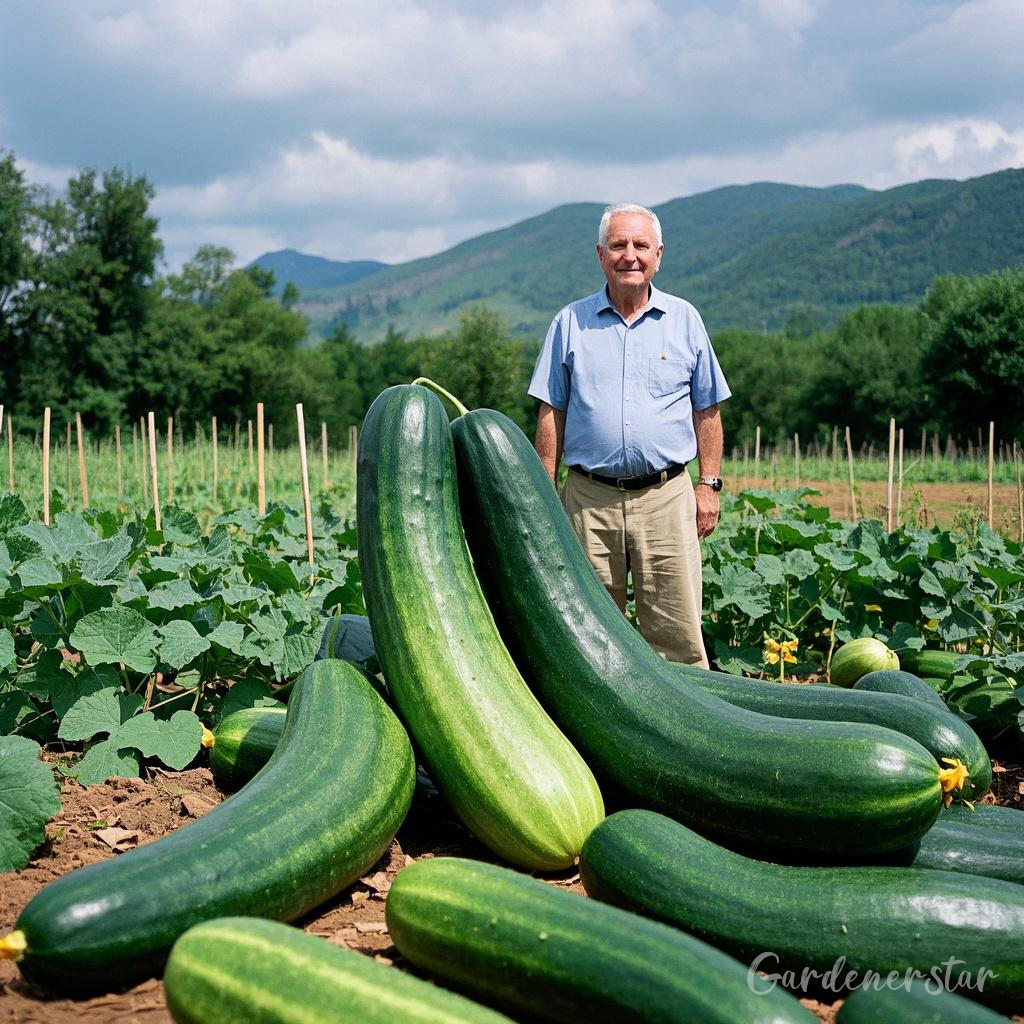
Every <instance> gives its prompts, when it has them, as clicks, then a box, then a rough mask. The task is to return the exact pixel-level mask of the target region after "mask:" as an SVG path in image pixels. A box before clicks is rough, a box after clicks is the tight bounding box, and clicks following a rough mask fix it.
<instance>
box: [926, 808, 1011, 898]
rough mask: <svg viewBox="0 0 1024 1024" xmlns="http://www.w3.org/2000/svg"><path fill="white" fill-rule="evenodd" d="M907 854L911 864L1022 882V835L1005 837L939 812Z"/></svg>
mask: <svg viewBox="0 0 1024 1024" xmlns="http://www.w3.org/2000/svg"><path fill="white" fill-rule="evenodd" d="M979 806H980V805H979ZM965 810H966V808H965ZM968 813H970V812H969V811H968ZM1013 813H1015V814H1020V812H1019V811H1014V812H1013ZM1021 816H1022V817H1024V815H1021ZM910 853H911V855H912V860H911V863H912V864H913V865H914V867H918V868H935V869H936V870H938V871H960V872H963V873H964V874H968V875H984V876H985V877H986V878H1002V879H1003V880H1004V881H1007V882H1016V883H1017V884H1018V885H1021V884H1024V835H1016V836H1009V835H1005V834H1003V833H1001V832H999V831H997V830H995V829H989V828H985V827H984V826H981V827H979V826H978V825H968V824H965V823H964V822H962V821H959V820H955V819H953V820H951V819H949V818H948V817H947V816H946V814H945V813H943V814H940V815H939V820H938V821H937V822H935V824H934V825H932V827H931V828H930V829H928V831H927V832H925V834H924V835H923V836H922V837H921V840H920V842H919V843H918V844H917V845H916V847H914V848H913V849H912V850H911V851H910Z"/></svg>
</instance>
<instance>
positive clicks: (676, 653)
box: [562, 471, 708, 668]
mask: <svg viewBox="0 0 1024 1024" xmlns="http://www.w3.org/2000/svg"><path fill="white" fill-rule="evenodd" d="M562 505H563V506H564V507H565V511H566V513H567V514H568V516H569V519H570V520H571V522H572V526H573V529H574V530H575V531H576V536H577V537H579V539H580V543H581V544H582V545H583V549H584V550H585V551H586V553H587V557H588V558H589V559H590V562H591V564H592V565H593V566H594V568H595V569H596V570H597V575H598V576H599V577H600V579H601V582H602V583H603V584H604V585H605V587H606V588H607V590H608V593H609V594H611V595H612V597H613V598H614V599H615V603H616V604H617V605H618V606H619V608H620V609H622V610H623V611H624V610H625V608H626V574H627V573H628V572H630V571H632V573H633V595H634V597H635V599H636V617H637V623H638V625H639V626H640V632H641V633H642V634H643V636H644V638H645V639H646V640H647V642H648V643H649V644H650V645H651V647H653V648H654V650H655V651H657V652H658V654H660V655H661V656H662V657H663V658H665V659H666V660H668V661H680V662H684V663H686V664H689V665H700V666H701V667H702V668H707V667H708V662H707V656H706V655H705V653H704V642H703V639H702V637H701V631H700V623H701V599H702V594H701V571H700V542H699V541H698V540H697V503H696V500H695V499H694V496H693V483H692V481H691V480H690V475H689V474H688V473H686V472H683V473H680V474H679V476H677V477H675V478H674V479H673V480H668V481H666V482H665V483H663V484H655V485H654V486H653V487H645V488H644V489H643V490H639V491H620V490H619V489H618V488H616V487H611V486H609V485H608V484H600V483H597V482H596V481H594V480H591V479H589V478H588V477H585V476H581V475H580V474H579V473H574V472H572V471H570V473H569V475H568V476H567V477H566V480H565V486H564V487H563V488H562Z"/></svg>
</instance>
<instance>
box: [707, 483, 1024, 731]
mask: <svg viewBox="0 0 1024 1024" xmlns="http://www.w3.org/2000/svg"><path fill="white" fill-rule="evenodd" d="M814 493H816V492H814V491H812V490H811V489H810V488H799V489H796V490H781V491H765V490H756V489H751V490H745V491H741V492H740V493H739V494H737V495H735V496H724V497H723V511H724V514H723V518H722V523H721V525H720V526H719V528H718V530H717V531H716V532H715V533H714V535H713V536H712V537H711V538H710V539H709V540H708V541H707V542H705V564H704V607H705V618H706V621H705V630H706V631H707V633H708V635H709V637H710V639H711V641H712V643H713V647H714V652H715V655H716V657H717V661H718V664H719V666H720V667H721V668H722V669H724V670H725V671H729V672H736V673H748V674H754V673H761V672H766V671H767V672H768V673H769V674H782V673H785V672H786V671H787V670H788V671H790V672H791V673H792V674H794V675H804V676H806V675H809V674H812V673H816V672H817V673H824V672H826V671H827V668H828V664H829V661H830V659H831V656H832V653H833V652H834V650H835V648H836V646H837V645H838V644H841V643H846V642H848V641H850V640H853V639H855V638H857V637H861V636H875V637H878V638H879V639H880V640H882V641H884V642H885V643H886V644H887V645H888V646H889V647H891V648H893V649H894V650H897V651H898V650H900V649H904V650H920V649H922V648H925V647H927V648H929V649H931V648H946V649H949V650H954V651H957V652H959V653H960V655H961V656H960V657H959V658H958V659H957V660H956V662H955V663H954V671H955V673H956V679H957V683H956V684H955V685H951V687H950V689H949V690H948V692H947V693H946V694H945V696H946V699H947V701H948V702H949V703H950V704H951V706H953V707H954V708H955V709H956V710H958V711H959V712H960V713H961V714H962V715H963V717H965V718H967V719H968V720H972V721H973V723H974V724H975V726H976V727H979V728H982V730H983V731H986V732H990V733H991V732H995V731H998V730H1000V729H1005V728H1007V727H1010V726H1016V724H1017V718H1018V715H1019V714H1020V713H1021V710H1022V703H1024V700H1022V699H1021V698H1024V690H1021V691H1020V695H1019V697H1018V696H1017V693H1016V691H1017V686H1016V676H1017V675H1018V673H1019V672H1020V670H1021V669H1022V668H1024V653H1022V647H1024V557H1022V551H1021V545H1020V544H1018V543H1016V542H1013V541H1008V540H1006V539H1004V538H1003V537H1002V536H1000V535H999V534H997V533H994V532H992V531H990V530H988V529H987V528H986V527H985V526H984V525H980V526H979V527H978V529H977V531H976V532H975V533H973V534H971V535H967V534H962V533H957V532H953V531H949V530H939V529H937V528H933V529H929V530H921V529H912V528H901V529H898V530H895V531H894V532H892V533H888V532H887V531H886V530H885V529H884V527H883V526H882V524H881V523H880V522H878V521H875V520H861V521H859V522H856V523H848V522H843V521H840V520H837V519H832V518H830V517H829V515H828V511H827V510H826V509H823V508H820V507H817V506H814V505H811V504H810V503H809V502H807V501H806V500H805V499H806V498H807V497H808V496H809V495H811V494H814ZM784 642H785V643H788V644H789V650H790V651H791V652H793V653H792V655H791V659H792V660H791V663H790V664H789V665H788V666H787V664H786V661H785V660H781V659H780V658H778V657H777V656H773V655H777V654H778V647H777V645H779V644H781V643H784ZM794 642H795V643H794ZM766 655H767V659H766ZM769 663H774V664H775V665H777V666H778V668H777V669H775V668H770V667H769Z"/></svg>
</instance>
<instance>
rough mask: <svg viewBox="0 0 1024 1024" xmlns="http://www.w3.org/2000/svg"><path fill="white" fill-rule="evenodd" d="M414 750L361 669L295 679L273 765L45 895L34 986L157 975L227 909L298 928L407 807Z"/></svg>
mask: <svg viewBox="0 0 1024 1024" xmlns="http://www.w3.org/2000/svg"><path fill="white" fill-rule="evenodd" d="M414 774H415V773H414V765H413V758H412V748H411V747H410V744H409V738H408V736H406V734H405V730H404V729H403V728H402V726H401V724H400V723H399V721H398V719H397V718H395V715H394V713H393V712H392V711H391V710H390V709H389V708H388V707H387V706H386V705H385V704H384V702H383V701H382V700H381V699H380V697H378V696H377V694H376V693H374V692H373V689H372V688H371V687H370V684H369V683H368V682H367V681H366V679H365V678H364V677H363V675H362V673H360V672H359V670H358V669H357V668H355V667H354V666H352V665H348V664H346V663H345V662H343V661H319V662H315V663H314V664H313V665H311V666H310V667H309V668H308V669H306V671H305V672H304V673H303V674H302V675H301V676H300V678H299V680H298V682H297V684H296V686H295V691H294V693H293V695H292V699H291V702H290V703H289V706H288V717H287V720H286V722H285V728H284V734H283V735H282V737H281V742H280V744H279V745H278V747H277V749H276V751H275V752H274V755H273V757H272V758H271V760H270V762H269V763H268V764H267V766H266V768H265V769H264V770H263V771H262V772H260V773H259V775H258V776H256V777H255V778H254V779H253V780H252V781H251V782H250V783H249V784H248V785H247V786H245V787H244V788H243V789H242V790H241V791H240V792H239V793H237V794H236V795H235V796H233V797H231V798H230V799H228V800H226V801H225V802H224V803H222V804H221V805H220V806H218V807H216V808H214V809H213V810H212V811H210V812H209V814H206V815H204V816H203V817H202V818H200V819H199V820H198V821H195V822H192V823H191V824H189V825H186V826H185V827H184V828H181V829H179V830H178V831H177V832H173V833H171V835H169V836H165V837H164V838H162V839H158V840H157V841H156V842H153V843H149V844H147V845H146V846H141V847H139V848H138V849H136V850H132V851H130V852H128V853H125V854H122V855H121V856H120V857H117V858H115V859H114V860H109V861H104V862H103V863H100V864H91V865H89V866H87V867H83V868H79V869H78V870H77V871H72V872H71V873H70V874H68V875H65V876H64V877H62V878H58V879H57V880H56V881H55V882H51V883H50V884H49V885H48V886H46V888H44V889H42V890H41V891H40V892H39V893H37V894H36V895H35V896H34V897H33V899H32V900H31V901H30V902H29V904H28V905H27V906H26V907H25V909H24V910H23V911H22V912H21V916H20V917H19V918H18V920H17V923H16V924H15V928H16V930H17V932H18V933H20V934H21V935H22V936H23V938H24V942H25V946H26V948H25V952H24V956H23V958H22V960H21V962H20V967H21V971H22V973H23V974H24V975H25V977H26V978H28V979H29V980H31V981H37V982H40V983H41V984H43V985H46V986H50V987H55V988H58V989H60V990H62V991H63V990H67V989H80V990H89V989H93V990H95V989H97V988H100V987H103V986H105V985H110V984H121V983H123V982H127V981H131V980H133V979H137V978H139V977H143V976H145V975H147V974H151V973H153V972H155V971H157V970H158V969H159V968H160V966H161V965H162V964H163V962H164V959H165V958H166V956H167V952H168V950H169V949H170V947H171V944H172V943H173V942H174V940H175V939H176V938H177V937H178V936H179V935H180V934H181V933H182V932H184V931H185V930H186V929H187V928H189V927H191V926H192V925H194V924H197V923H198V922H200V921H205V920H208V919H210V918H214V917H220V916H223V915H225V914H239V913H243V914H256V915H259V916H261V917H270V918H277V919H280V920H292V919H294V918H296V917H299V916H300V915H302V914H304V913H305V912H306V911H307V910H310V909H312V908H313V907H315V906H317V904H319V903H322V902H323V901H324V900H326V899H328V898H329V897H331V896H333V895H334V894H335V893H336V892H339V891H340V890H341V889H344V888H345V886H347V885H348V884H349V883H351V882H352V881H353V880H354V879H356V878H358V877H359V876H360V875H361V874H363V872H364V871H365V870H366V869H367V868H368V867H370V866H371V865H372V864H373V863H374V862H375V861H376V860H377V859H378V858H379V857H380V856H381V854H383V853H384V851H385V850H386V849H387V848H388V845H389V844H390V842H391V840H392V838H393V837H394V834H395V832H396V831H397V829H398V826H399V825H400V824H401V823H402V820H403V818H404V817H405V814H406V811H407V810H408V808H409V802H410V800H411V799H412V791H413V779H414Z"/></svg>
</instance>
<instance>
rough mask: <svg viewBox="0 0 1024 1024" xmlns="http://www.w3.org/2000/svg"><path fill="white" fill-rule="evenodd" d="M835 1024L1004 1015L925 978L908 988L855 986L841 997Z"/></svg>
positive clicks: (945, 1021) (1002, 1021)
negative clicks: (943, 988) (841, 1000)
mask: <svg viewBox="0 0 1024 1024" xmlns="http://www.w3.org/2000/svg"><path fill="white" fill-rule="evenodd" d="M884 980H885V979H883V984H884ZM953 980H954V981H955V980H956V974H955V973H954V975H953ZM900 984H901V985H902V979H901V980H900ZM836 1024H1006V1018H1005V1017H1000V1016H999V1014H998V1013H993V1012H992V1011H991V1010H988V1009H986V1008H985V1007H984V1006H979V1005H978V1004H977V1003H974V1002H971V1000H969V999H964V998H963V997H962V996H958V995H955V994H954V993H952V992H946V991H940V990H939V986H938V984H937V983H936V982H934V981H933V980H932V979H928V981H927V982H923V981H916V982H915V981H911V983H910V987H909V988H906V987H901V988H880V989H875V988H861V989H858V990H857V991H856V992H854V993H853V995H851V996H848V997H847V998H846V999H844V1000H843V1005H842V1006H841V1007H840V1008H839V1013H838V1014H837V1015H836Z"/></svg>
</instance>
